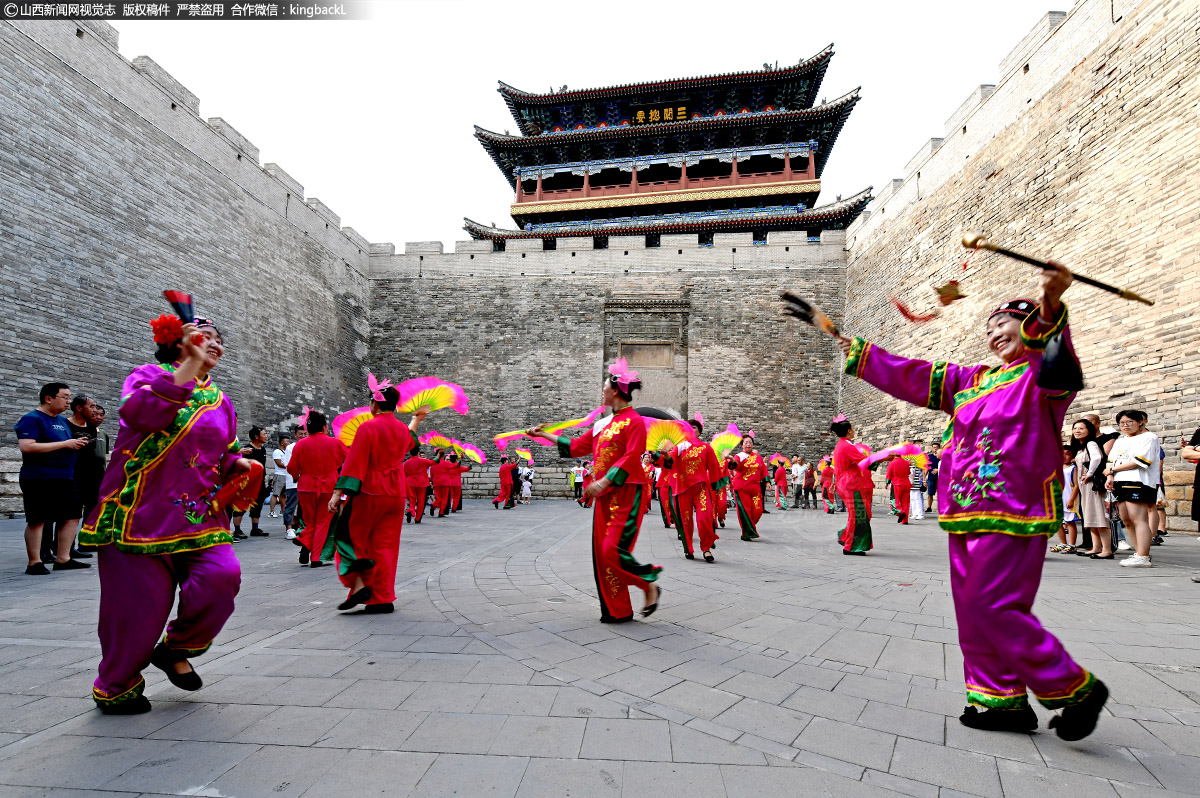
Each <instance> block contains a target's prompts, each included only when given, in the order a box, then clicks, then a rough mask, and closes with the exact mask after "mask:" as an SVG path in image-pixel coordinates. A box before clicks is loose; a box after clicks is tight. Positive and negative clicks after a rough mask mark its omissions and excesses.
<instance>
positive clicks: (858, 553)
mask: <svg viewBox="0 0 1200 798" xmlns="http://www.w3.org/2000/svg"><path fill="white" fill-rule="evenodd" d="M842 554H848V555H851V556H854V557H866V556H867V553H866V552H865V551H847V550H846V549H842Z"/></svg>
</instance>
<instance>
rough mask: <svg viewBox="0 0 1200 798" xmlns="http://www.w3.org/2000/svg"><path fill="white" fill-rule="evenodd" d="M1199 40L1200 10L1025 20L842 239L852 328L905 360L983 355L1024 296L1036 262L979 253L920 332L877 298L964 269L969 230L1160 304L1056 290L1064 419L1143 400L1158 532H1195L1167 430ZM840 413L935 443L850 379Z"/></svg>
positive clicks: (910, 295)
mask: <svg viewBox="0 0 1200 798" xmlns="http://www.w3.org/2000/svg"><path fill="white" fill-rule="evenodd" d="M1114 18H1115V19H1116V21H1115V22H1114V21H1113V19H1114ZM1051 23H1053V24H1051ZM1197 29H1200V6H1197V4H1196V3H1195V2H1182V1H1181V0H1147V2H1143V3H1141V4H1137V5H1136V7H1135V4H1133V3H1118V4H1115V5H1113V4H1110V3H1109V2H1108V0H1104V2H1099V1H1098V0H1086V1H1085V2H1081V3H1078V4H1076V5H1075V7H1074V8H1073V9H1072V11H1071V12H1070V13H1069V14H1067V15H1066V16H1065V17H1061V16H1060V17H1059V18H1058V19H1057V20H1055V19H1050V20H1047V21H1045V23H1044V24H1043V25H1042V26H1039V28H1037V29H1035V31H1034V32H1033V33H1032V34H1031V35H1030V36H1031V39H1027V41H1026V42H1024V43H1023V44H1022V45H1021V46H1019V47H1018V50H1017V51H1014V53H1017V54H1018V55H1019V56H1020V57H1017V56H1013V57H1010V58H1009V59H1006V63H1008V64H1009V66H1010V70H1009V71H1008V72H1007V73H1006V74H1005V76H1004V78H1003V79H1002V80H1001V83H1000V84H999V85H998V86H996V87H994V91H991V92H990V93H988V94H987V97H986V99H985V100H983V101H982V103H980V102H979V101H978V98H976V101H974V103H973V105H972V107H971V108H970V109H969V110H970V112H969V113H966V112H963V113H960V115H958V116H957V117H956V118H954V119H952V122H953V124H954V125H955V126H956V127H953V128H951V129H948V131H947V134H948V135H947V138H946V139H945V142H944V143H941V144H940V146H939V147H937V148H936V149H935V150H934V151H932V152H930V151H929V150H928V148H924V149H923V150H922V153H920V154H918V157H917V158H914V159H913V162H912V163H910V165H909V168H908V172H907V175H906V178H905V180H903V181H899V180H898V181H895V182H894V191H888V192H886V193H882V192H881V196H880V198H879V199H877V200H876V202H875V203H873V204H872V206H871V210H872V213H871V214H870V215H869V216H867V217H865V218H861V219H860V220H859V222H858V223H856V224H855V225H853V226H852V227H851V228H850V230H849V231H847V237H848V241H849V247H850V262H849V266H848V274H847V302H846V307H847V311H846V323H845V324H846V328H847V330H848V331H850V332H852V333H857V334H861V335H864V336H866V337H868V338H870V339H871V340H873V341H875V342H877V343H878V344H879V345H881V346H883V347H884V348H886V349H889V350H892V351H895V352H897V353H900V354H905V355H910V356H916V357H923V358H927V359H949V360H954V361H959V362H964V361H965V362H985V361H987V360H989V356H988V354H987V352H986V345H985V341H984V336H983V324H984V320H985V318H986V315H987V313H988V312H989V311H990V310H991V309H992V308H993V307H995V306H996V305H997V304H998V303H999V302H1002V301H1004V300H1006V299H1009V298H1012V297H1013V296H1014V295H1016V294H1022V295H1032V294H1033V293H1034V292H1035V290H1036V286H1037V275H1036V273H1035V271H1034V270H1033V269H1031V268H1030V267H1027V266H1025V265H1023V264H1019V263H1016V262H1014V261H1011V260H1007V259H1004V258H1001V257H1000V256H998V255H992V254H986V253H984V254H980V255H978V256H977V257H976V258H975V259H974V260H973V262H972V264H971V267H970V270H969V271H968V272H967V274H966V275H965V277H964V282H963V290H964V292H965V293H966V294H968V298H967V299H965V300H963V301H961V302H959V303H957V304H955V305H953V306H952V307H950V308H948V309H947V310H946V312H945V313H944V314H943V315H942V317H941V318H940V319H938V320H937V321H935V322H933V323H929V324H924V325H914V324H910V323H908V322H905V321H904V320H903V319H902V318H901V317H900V316H899V315H898V314H897V313H896V311H895V309H894V308H893V307H892V306H891V304H890V301H889V299H888V295H889V294H890V293H898V294H899V295H900V296H901V297H902V298H904V299H906V300H908V301H909V302H910V303H912V304H913V305H914V306H915V307H916V309H919V310H925V309H927V308H929V307H932V306H933V293H932V291H931V290H930V288H929V286H932V285H936V284H938V283H941V282H943V281H945V280H947V279H950V278H953V277H958V276H961V270H960V267H959V263H960V262H961V260H962V259H963V257H964V255H965V253H966V251H965V250H964V249H963V248H962V247H961V245H960V243H959V242H960V239H961V236H962V234H963V232H964V231H965V230H970V229H977V230H980V231H983V232H985V233H987V234H988V235H990V236H992V237H994V238H995V239H996V240H998V241H1001V242H1004V243H1006V244H1007V245H1009V246H1011V247H1013V248H1015V249H1018V250H1024V251H1027V252H1030V253H1035V254H1041V255H1043V256H1046V255H1053V256H1055V257H1057V258H1059V259H1060V260H1062V261H1063V262H1064V263H1066V264H1067V265H1068V266H1070V267H1071V268H1074V269H1077V270H1078V271H1079V272H1081V273H1084V274H1088V275H1090V276H1092V277H1096V278H1098V279H1101V280H1104V281H1106V282H1109V283H1113V284H1116V285H1120V286H1126V287H1129V288H1132V289H1134V290H1136V291H1137V292H1139V293H1141V294H1143V295H1145V296H1148V297H1152V298H1154V299H1155V300H1157V303H1158V304H1157V305H1156V306H1155V307H1153V308H1149V307H1146V306H1144V305H1140V304H1134V303H1132V302H1127V301H1125V300H1122V299H1119V298H1117V297H1115V296H1113V295H1111V294H1106V293H1102V292H1100V291H1097V290H1095V289H1090V288H1087V287H1085V286H1082V285H1078V286H1075V287H1072V288H1071V289H1070V291H1069V292H1068V293H1067V296H1066V298H1065V299H1066V302H1067V304H1068V305H1069V306H1070V309H1071V321H1072V331H1073V337H1074V344H1075V347H1076V349H1077V351H1078V353H1079V356H1080V359H1081V361H1082V362H1083V367H1084V374H1085V378H1086V381H1087V388H1086V389H1085V390H1084V391H1083V392H1082V393H1081V394H1080V395H1079V397H1078V398H1077V399H1076V400H1075V403H1074V405H1073V406H1072V409H1071V412H1070V418H1069V419H1068V423H1070V421H1072V420H1074V419H1075V418H1078V417H1079V416H1080V415H1082V414H1083V413H1087V412H1096V413H1099V414H1100V415H1101V417H1102V418H1103V419H1104V423H1105V424H1113V423H1114V421H1115V419H1114V416H1115V413H1116V411H1118V410H1120V409H1122V408H1125V407H1140V408H1144V409H1145V410H1146V411H1147V412H1148V413H1149V414H1150V424H1151V428H1152V429H1153V431H1155V432H1156V433H1157V434H1158V435H1159V436H1160V438H1161V439H1162V442H1163V446H1164V447H1165V448H1166V452H1167V459H1166V461H1165V472H1166V474H1165V475H1166V481H1167V498H1168V500H1169V502H1168V511H1169V513H1170V515H1171V516H1172V517H1171V518H1170V519H1169V525H1170V528H1171V529H1175V530H1180V531H1183V530H1190V531H1192V532H1195V530H1196V525H1195V522H1193V521H1191V520H1190V519H1189V518H1188V516H1189V514H1190V512H1191V502H1192V500H1193V496H1192V488H1191V484H1192V474H1193V473H1194V466H1191V465H1188V464H1186V463H1184V462H1183V461H1182V460H1181V458H1180V457H1179V436H1180V435H1184V436H1190V435H1191V434H1192V432H1193V431H1194V430H1195V429H1196V428H1197V427H1198V426H1200V394H1198V393H1197V387H1196V383H1197V379H1198V378H1200V357H1198V354H1200V327H1197V324H1196V319H1195V315H1196V314H1195V310H1196V308H1197V307H1198V306H1200V238H1197V236H1196V234H1195V230H1196V224H1197V221H1198V220H1200V161H1198V160H1197V146H1196V144H1197V138H1196V136H1197V134H1196V130H1197V128H1198V126H1200V115H1198V113H1197V109H1198V108H1200V105H1198V98H1200V46H1198V45H1197V40H1196V31H1197ZM1018 51H1019V52H1018ZM1026 63H1028V64H1029V65H1030V69H1029V71H1028V72H1026V71H1024V64H1026ZM1045 70H1050V73H1049V74H1048V75H1047V74H1044V72H1045ZM1031 84H1036V85H1031ZM948 127H949V125H948ZM963 127H965V128H966V131H967V132H966V133H965V134H964V133H963V131H962V128H963ZM842 406H843V408H850V409H848V410H846V412H847V413H850V414H852V415H853V417H854V419H855V420H856V421H857V423H858V426H859V427H860V429H861V430H862V431H863V432H864V433H865V439H866V440H868V441H870V442H871V443H874V444H882V443H885V442H891V441H894V440H898V439H900V438H901V437H903V436H908V435H923V436H925V437H926V439H929V438H933V437H935V436H939V435H940V431H941V428H942V425H943V424H944V423H945V421H946V418H945V416H943V415H939V414H935V413H932V412H929V411H923V410H919V409H916V408H913V407H910V406H908V405H903V404H901V403H899V402H897V401H894V400H892V399H890V398H888V397H886V396H884V395H882V394H880V393H879V392H877V391H874V390H872V389H869V388H867V387H866V386H864V385H863V384H862V383H859V382H858V381H857V380H853V379H847V380H846V381H845V383H844V386H843V393H842Z"/></svg>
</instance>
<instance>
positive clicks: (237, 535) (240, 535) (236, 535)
mask: <svg viewBox="0 0 1200 798" xmlns="http://www.w3.org/2000/svg"><path fill="white" fill-rule="evenodd" d="M233 539H234V540H245V539H246V533H245V532H243V531H242V530H240V529H235V530H233Z"/></svg>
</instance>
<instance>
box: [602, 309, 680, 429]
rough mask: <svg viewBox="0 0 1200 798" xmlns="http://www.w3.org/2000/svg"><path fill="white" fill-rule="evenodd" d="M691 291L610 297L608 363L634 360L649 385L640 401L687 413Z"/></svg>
mask: <svg viewBox="0 0 1200 798" xmlns="http://www.w3.org/2000/svg"><path fill="white" fill-rule="evenodd" d="M690 312H691V303H690V302H689V301H688V298H687V296H686V294H683V295H681V294H678V293H673V294H663V293H657V294H656V293H651V292H647V293H644V294H610V295H609V296H607V297H606V298H605V300H604V362H605V363H611V362H612V361H614V360H616V359H617V358H619V357H623V358H625V359H626V360H628V361H629V365H630V366H631V367H632V368H634V369H636V370H637V371H638V373H639V375H640V376H641V378H642V382H643V384H644V386H645V387H644V388H643V389H642V391H641V392H640V393H639V394H637V395H635V397H634V403H635V404H637V405H639V406H640V405H652V406H654V407H661V408H663V409H671V410H674V411H676V412H678V413H679V414H680V415H681V416H682V415H685V414H686V413H687V380H688V315H689V313H690Z"/></svg>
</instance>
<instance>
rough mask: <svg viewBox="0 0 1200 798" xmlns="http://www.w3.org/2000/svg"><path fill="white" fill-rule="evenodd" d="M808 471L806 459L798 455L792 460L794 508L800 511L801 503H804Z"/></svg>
mask: <svg viewBox="0 0 1200 798" xmlns="http://www.w3.org/2000/svg"><path fill="white" fill-rule="evenodd" d="M806 470H808V464H807V463H805V462H804V458H803V457H801V456H800V455H796V456H795V457H794V458H793V459H792V468H791V473H792V476H791V482H792V507H793V508H795V509H799V508H800V505H801V502H802V501H804V472H805V471H806Z"/></svg>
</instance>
